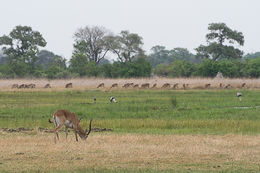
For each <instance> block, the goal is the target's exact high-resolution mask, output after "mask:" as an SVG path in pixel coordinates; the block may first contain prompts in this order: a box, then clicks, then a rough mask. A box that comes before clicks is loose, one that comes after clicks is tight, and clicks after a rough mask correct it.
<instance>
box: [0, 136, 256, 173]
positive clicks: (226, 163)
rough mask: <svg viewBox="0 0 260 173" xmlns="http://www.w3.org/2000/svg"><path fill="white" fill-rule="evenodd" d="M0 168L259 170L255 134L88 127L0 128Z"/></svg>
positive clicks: (8, 169)
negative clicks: (56, 132)
mask: <svg viewBox="0 0 260 173" xmlns="http://www.w3.org/2000/svg"><path fill="white" fill-rule="evenodd" d="M0 136H1V138H0V146H1V147H0V171H3V170H4V171H11V172H19V171H28V170H41V171H50V170H75V169H111V170H115V169H130V170H131V169H152V170H158V171H159V170H177V171H178V170H182V171H183V170H184V171H185V170H186V171H187V170H207V171H209V170H210V171H220V170H252V171H253V172H254V171H260V135H257V136H245V135H233V134H228V135H223V136H221V135H147V134H114V133H105V134H102V133H92V135H90V136H89V138H88V139H87V141H81V140H80V141H79V142H75V138H74V136H73V134H72V133H70V134H69V139H68V141H67V142H66V140H65V135H64V133H62V134H61V139H60V141H58V143H57V144H54V142H53V134H46V133H39V132H35V133H34V134H30V135H28V134H23V133H5V132H0Z"/></svg>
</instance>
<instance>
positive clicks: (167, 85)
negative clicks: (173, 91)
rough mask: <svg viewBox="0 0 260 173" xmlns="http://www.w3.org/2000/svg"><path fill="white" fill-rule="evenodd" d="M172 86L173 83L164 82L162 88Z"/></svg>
mask: <svg viewBox="0 0 260 173" xmlns="http://www.w3.org/2000/svg"><path fill="white" fill-rule="evenodd" d="M170 87H171V84H169V83H165V84H163V86H162V88H170Z"/></svg>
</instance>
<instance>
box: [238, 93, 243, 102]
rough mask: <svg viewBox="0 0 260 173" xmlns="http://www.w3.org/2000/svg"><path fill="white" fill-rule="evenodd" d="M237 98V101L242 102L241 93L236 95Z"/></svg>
mask: <svg viewBox="0 0 260 173" xmlns="http://www.w3.org/2000/svg"><path fill="white" fill-rule="evenodd" d="M237 97H238V98H239V100H240V101H241V100H242V93H237Z"/></svg>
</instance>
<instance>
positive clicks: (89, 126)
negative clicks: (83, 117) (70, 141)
mask: <svg viewBox="0 0 260 173" xmlns="http://www.w3.org/2000/svg"><path fill="white" fill-rule="evenodd" d="M91 122H92V119H91V120H90V122H89V130H88V133H87V129H86V137H88V135H89V134H90V132H91Z"/></svg>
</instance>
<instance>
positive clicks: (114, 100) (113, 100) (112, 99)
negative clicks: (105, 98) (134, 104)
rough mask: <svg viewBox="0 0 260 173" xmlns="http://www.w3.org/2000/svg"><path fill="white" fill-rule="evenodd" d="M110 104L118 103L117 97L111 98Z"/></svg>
mask: <svg viewBox="0 0 260 173" xmlns="http://www.w3.org/2000/svg"><path fill="white" fill-rule="evenodd" d="M109 100H110V102H111V103H112V102H114V103H116V102H117V101H116V99H115V97H110V99H109Z"/></svg>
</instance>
